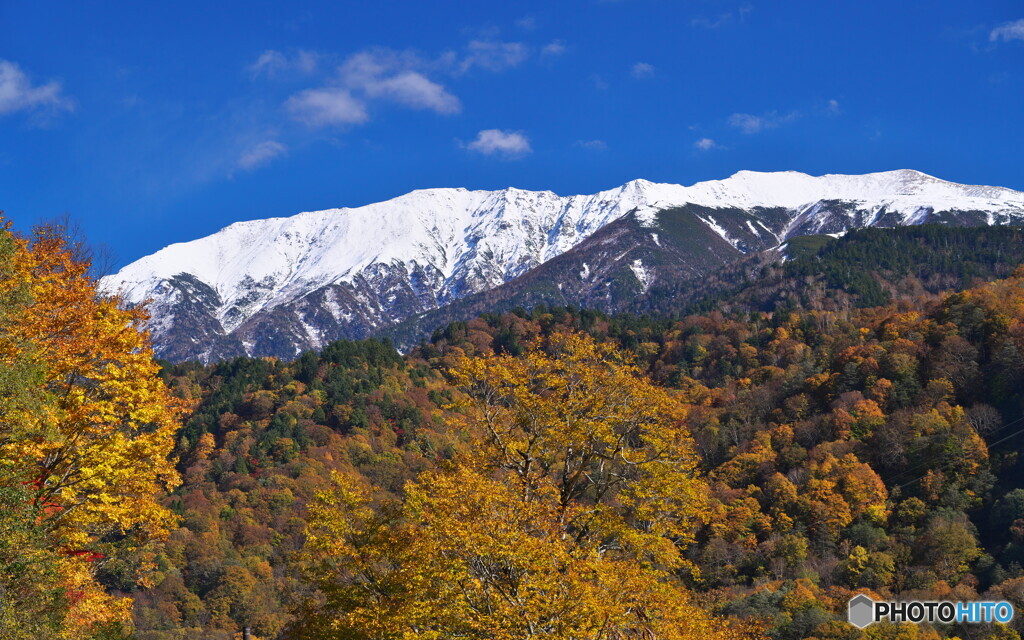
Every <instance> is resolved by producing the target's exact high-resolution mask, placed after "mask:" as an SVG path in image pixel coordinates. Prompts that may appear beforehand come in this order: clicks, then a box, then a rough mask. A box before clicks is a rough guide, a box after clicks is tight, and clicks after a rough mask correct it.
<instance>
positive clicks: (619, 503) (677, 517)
mask: <svg viewBox="0 0 1024 640" xmlns="http://www.w3.org/2000/svg"><path fill="white" fill-rule="evenodd" d="M451 375H452V378H453V380H454V382H455V383H456V384H457V385H458V386H459V387H460V388H461V389H462V391H463V392H464V394H465V396H464V399H463V401H462V402H460V403H459V407H458V408H459V409H460V412H459V416H460V417H459V418H458V419H456V420H455V421H454V423H453V425H452V426H453V427H456V428H463V429H465V430H466V433H467V434H468V436H469V440H470V446H469V447H468V448H467V450H466V452H465V453H463V454H462V455H459V456H457V457H456V459H455V461H454V462H453V463H452V464H450V465H448V466H447V467H446V468H443V469H440V470H436V471H430V472H427V473H425V474H423V475H422V476H421V477H420V478H419V479H418V480H417V481H416V482H413V483H410V484H409V485H408V486H407V488H406V492H405V498H404V500H403V501H402V503H401V504H384V505H375V504H374V501H373V496H372V494H371V491H370V490H369V488H368V487H366V486H364V485H362V484H360V483H359V482H357V481H355V480H353V479H352V478H350V477H349V476H345V475H343V474H337V475H336V477H335V487H334V489H333V490H331V491H328V492H324V493H323V494H321V495H320V497H319V501H318V503H317V504H315V505H314V506H313V507H312V508H311V511H310V518H309V523H310V524H309V528H308V535H309V538H308V543H307V553H308V554H309V556H310V565H309V567H310V569H309V570H310V574H311V576H312V577H313V578H314V580H315V581H316V583H317V585H318V587H319V596H318V598H317V599H315V600H313V601H312V602H310V603H307V610H306V611H304V612H302V613H303V615H301V616H300V619H302V620H304V622H303V623H302V626H301V628H300V629H299V630H298V631H297V633H298V634H299V635H300V636H305V637H310V638H314V637H316V638H403V639H412V638H416V639H440V638H481V639H482V638H489V639H493V640H499V639H500V640H504V639H508V640H512V639H520V638H551V639H561V638H565V639H570V638H572V639H593V640H612V639H620V638H676V639H685V638H737V637H746V636H748V635H751V630H750V629H749V628H747V627H742V626H739V625H737V624H735V623H733V622H730V621H727V620H725V619H722V618H717V617H715V616H713V615H711V614H709V613H708V612H707V611H706V610H704V609H703V608H702V607H700V606H699V605H698V604H697V603H696V602H695V601H694V598H693V596H692V595H691V594H690V592H689V591H688V590H687V589H686V588H685V587H684V586H683V585H682V583H681V582H680V579H679V573H680V572H681V571H684V570H692V569H693V567H692V566H691V565H690V564H689V563H688V562H687V561H686V560H685V558H684V556H683V551H684V550H685V548H686V546H687V545H688V544H690V543H691V542H692V541H693V534H694V530H695V528H696V526H697V525H698V524H699V523H700V522H703V521H705V520H706V518H707V515H708V502H707V493H708V492H707V487H706V484H705V483H704V481H703V480H702V479H701V478H700V477H699V475H698V473H697V469H696V466H697V459H696V455H695V453H694V450H693V443H692V440H691V438H690V434H689V431H688V429H687V427H686V424H685V418H686V414H687V404H686V403H685V400H686V398H682V397H680V396H679V395H677V394H673V393H670V392H668V391H666V390H664V389H662V388H659V387H656V386H654V385H652V384H651V383H650V382H648V381H647V380H646V379H644V378H643V377H642V376H641V374H640V371H639V369H638V368H637V367H636V366H635V365H633V364H632V363H631V362H629V361H628V360H626V359H625V358H623V357H622V356H621V355H620V354H619V352H618V351H616V350H615V349H614V348H613V347H611V346H609V345H602V344H598V343H596V342H594V341H593V340H592V339H591V338H589V337H586V336H583V335H575V334H573V335H557V336H554V337H553V338H552V339H551V340H550V341H549V343H548V344H545V345H542V344H540V343H539V342H537V343H534V344H533V345H531V346H530V348H529V349H527V351H526V353H525V354H523V355H522V356H521V357H512V356H508V355H488V356H482V357H479V358H462V359H460V360H459V361H458V362H457V363H456V365H455V367H454V368H453V370H452V371H451Z"/></svg>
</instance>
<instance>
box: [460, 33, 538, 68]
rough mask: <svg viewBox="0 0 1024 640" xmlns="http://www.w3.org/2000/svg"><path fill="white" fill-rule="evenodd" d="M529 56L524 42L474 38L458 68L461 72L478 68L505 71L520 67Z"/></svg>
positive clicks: (467, 46)
mask: <svg viewBox="0 0 1024 640" xmlns="http://www.w3.org/2000/svg"><path fill="white" fill-rule="evenodd" d="M528 57H529V50H528V49H527V47H526V45H525V44H523V43H522V42H503V41H501V40H472V41H470V43H469V44H468V45H466V52H465V54H464V55H463V56H462V57H461V59H460V60H459V61H458V70H459V71H460V72H461V73H466V72H468V71H470V70H472V69H477V68H479V69H484V70H486V71H492V72H496V71H504V70H505V69H511V68H513V67H518V66H519V65H520V64H522V63H523V62H525V61H526V59H527V58H528Z"/></svg>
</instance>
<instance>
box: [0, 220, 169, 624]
mask: <svg viewBox="0 0 1024 640" xmlns="http://www.w3.org/2000/svg"><path fill="white" fill-rule="evenodd" d="M61 231H62V230H61V229H60V228H58V227H45V228H40V229H38V230H36V232H35V233H34V234H33V236H32V237H31V238H24V237H20V236H18V235H16V234H14V233H12V232H11V231H10V230H9V228H4V229H2V230H0V263H2V264H0V299H2V303H3V309H2V312H0V396H2V398H0V409H2V410H3V414H2V416H0V484H3V485H4V486H3V488H5V489H11V490H12V491H13V490H16V491H18V492H20V493H21V494H23V495H24V501H25V502H26V503H27V505H28V514H29V515H30V516H31V521H30V522H28V521H26V522H23V523H21V524H24V525H25V526H27V527H29V529H30V530H31V531H32V532H33V536H34V538H33V543H34V545H35V551H37V552H38V553H39V554H42V555H43V556H46V557H47V560H46V564H47V566H49V567H50V568H51V569H52V570H53V571H52V573H53V575H54V576H55V577H54V578H53V584H51V585H49V587H48V588H47V589H48V593H53V592H54V591H56V596H55V598H56V600H55V602H56V601H59V602H60V603H61V607H60V610H59V611H56V612H55V611H52V610H51V611H49V613H50V614H52V615H54V616H55V617H54V619H53V620H52V621H51V622H52V625H53V628H51V629H50V630H49V632H48V633H49V635H48V636H47V637H54V638H63V637H74V638H81V637H91V634H93V633H99V631H98V630H100V629H111V628H115V627H118V626H120V625H123V624H125V623H127V621H128V619H129V617H130V609H131V600H130V599H128V598H117V597H114V596H111V595H109V594H107V593H106V592H105V590H104V589H103V588H101V586H100V585H99V584H98V583H97V582H96V580H95V574H96V571H97V569H98V567H100V566H102V565H103V564H104V563H108V562H112V561H115V560H116V561H120V562H127V563H128V564H130V565H134V568H136V569H139V568H141V569H143V570H144V569H145V568H146V567H145V561H146V558H147V557H148V555H149V549H148V546H147V545H150V544H151V543H152V542H153V541H155V540H158V539H160V537H161V536H163V535H165V534H166V533H167V531H168V528H169V526H170V525H171V524H172V522H173V514H171V513H170V512H169V511H168V510H167V509H165V508H164V507H163V506H161V505H160V503H159V501H158V499H159V497H160V496H161V495H162V494H163V493H164V492H166V491H168V490H169V489H171V488H173V487H174V486H175V485H176V484H177V483H178V481H179V478H178V474H177V472H176V471H175V469H174V465H173V461H172V460H171V459H170V455H171V452H172V449H173V447H174V434H175V432H176V430H177V429H178V426H179V425H178V417H179V415H180V413H181V412H182V410H183V409H184V407H183V406H182V404H181V403H180V402H179V401H177V400H175V399H174V398H173V397H172V396H171V395H170V393H169V391H168V389H167V388H166V387H165V385H164V384H163V382H162V381H161V379H160V378H159V376H158V375H157V374H158V365H157V364H156V363H155V361H154V359H153V353H152V350H151V348H150V346H149V342H148V336H147V335H146V333H145V332H144V331H143V330H142V328H141V325H142V322H143V321H144V320H145V316H144V314H143V312H142V311H141V310H137V309H126V308H124V307H123V306H122V305H121V303H120V300H119V299H118V298H116V297H112V296H105V295H102V294H101V293H100V292H98V290H97V283H96V280H95V278H93V277H92V276H91V275H90V273H89V268H90V265H89V262H88V260H85V259H82V258H81V257H80V256H79V255H77V253H76V246H75V245H74V243H70V242H68V241H67V240H66V239H65V238H64V236H63V234H62V232H61ZM19 526H20V525H19ZM10 530H11V531H22V532H24V531H25V529H24V527H22V528H21V529H19V528H18V527H13V528H11V529H10ZM41 588H42V587H41ZM8 614H9V615H10V616H14V617H17V614H18V612H17V611H13V612H8ZM14 622H17V620H15V621H14ZM22 622H24V621H22ZM0 624H3V621H2V619H0ZM12 629H13V627H12ZM4 632H5V633H7V632H8V630H7V629H4ZM13 632H14V631H13V630H12V631H10V633H13ZM5 637H8V636H5ZM10 637H16V636H10Z"/></svg>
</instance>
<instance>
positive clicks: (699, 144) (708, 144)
mask: <svg viewBox="0 0 1024 640" xmlns="http://www.w3.org/2000/svg"><path fill="white" fill-rule="evenodd" d="M693 146H694V147H696V148H697V149H700V150H701V151H708V150H709V149H714V148H715V147H717V146H718V145H717V144H715V141H714V140H712V139H711V138H701V139H700V140H698V141H696V142H694V143H693Z"/></svg>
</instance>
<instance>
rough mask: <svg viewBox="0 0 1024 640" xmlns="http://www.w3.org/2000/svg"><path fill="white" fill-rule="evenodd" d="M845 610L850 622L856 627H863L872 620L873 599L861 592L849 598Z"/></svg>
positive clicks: (873, 614) (873, 615) (873, 616)
mask: <svg viewBox="0 0 1024 640" xmlns="http://www.w3.org/2000/svg"><path fill="white" fill-rule="evenodd" d="M847 610H848V619H849V621H850V624H852V625H853V626H855V627H857V628H858V629H863V628H864V627H866V626H868V625H869V624H871V623H872V622H874V618H875V601H874V600H872V599H871V598H869V597H867V596H866V595H864V594H863V593H862V594H860V595H859V596H855V597H853V598H850V602H849V604H848V605H847Z"/></svg>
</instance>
